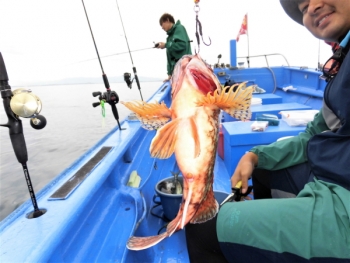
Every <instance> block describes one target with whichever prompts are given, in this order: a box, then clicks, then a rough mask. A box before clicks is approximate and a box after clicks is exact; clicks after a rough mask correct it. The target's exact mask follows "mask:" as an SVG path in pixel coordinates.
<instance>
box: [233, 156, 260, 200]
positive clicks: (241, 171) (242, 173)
mask: <svg viewBox="0 0 350 263" xmlns="http://www.w3.org/2000/svg"><path fill="white" fill-rule="evenodd" d="M257 164H258V156H257V155H256V154H255V153H252V152H248V153H246V154H245V155H243V156H242V158H241V160H240V161H239V162H238V165H237V167H236V169H235V171H234V173H233V175H232V177H231V186H232V187H235V185H237V183H238V182H239V181H242V193H243V194H244V193H246V192H247V190H248V180H249V178H250V177H251V175H252V173H253V170H254V168H255V166H256V165H257Z"/></svg>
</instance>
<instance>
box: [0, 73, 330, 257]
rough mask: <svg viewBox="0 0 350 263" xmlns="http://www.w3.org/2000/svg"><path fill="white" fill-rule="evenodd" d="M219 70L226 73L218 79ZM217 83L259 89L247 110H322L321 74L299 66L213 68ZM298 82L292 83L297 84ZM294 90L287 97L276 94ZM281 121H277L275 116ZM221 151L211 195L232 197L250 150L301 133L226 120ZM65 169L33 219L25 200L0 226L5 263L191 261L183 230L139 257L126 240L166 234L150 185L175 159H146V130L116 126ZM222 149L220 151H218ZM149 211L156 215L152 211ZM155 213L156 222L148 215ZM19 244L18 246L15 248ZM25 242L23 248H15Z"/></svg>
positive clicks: (161, 96)
mask: <svg viewBox="0 0 350 263" xmlns="http://www.w3.org/2000/svg"><path fill="white" fill-rule="evenodd" d="M222 71H224V72H225V74H218V73H220V72H222ZM215 73H216V74H218V76H219V79H220V81H221V83H225V81H226V80H227V78H231V79H234V80H235V81H237V82H238V81H241V82H242V81H249V83H251V84H256V85H258V86H259V87H261V88H263V89H265V90H266V91H267V93H265V94H254V97H260V98H261V99H262V105H253V106H252V112H253V118H252V120H254V119H255V114H256V113H270V114H271V113H272V114H276V115H278V112H279V111H281V110H304V109H320V107H321V104H322V95H323V91H324V87H325V83H324V82H322V80H320V79H319V78H318V77H319V72H316V71H312V70H306V69H300V68H299V69H298V68H286V67H276V68H270V69H267V68H252V69H244V70H230V69H225V70H223V69H216V70H215ZM296 83H298V85H296ZM288 86H293V87H295V88H296V90H293V91H287V92H285V91H284V90H283V89H282V88H283V87H288ZM150 100H151V101H154V100H158V101H165V103H167V104H168V105H169V104H170V87H169V83H164V84H163V85H162V86H161V87H160V88H159V90H158V92H157V93H156V94H155V95H154V96H153V97H152V98H151V99H150ZM278 116H279V117H280V115H278ZM224 121H225V122H224V123H223V125H222V136H220V138H221V139H220V140H221V141H219V152H220V151H221V152H222V153H223V154H222V155H221V156H219V155H217V156H216V164H215V168H214V176H215V177H214V191H223V192H227V193H229V192H230V191H231V183H230V178H231V175H232V173H233V170H234V168H235V166H236V164H237V162H238V160H239V159H240V157H241V156H242V155H243V154H244V153H245V151H247V150H249V149H250V148H252V147H253V146H256V145H260V144H269V143H271V142H274V141H275V140H277V139H278V138H280V137H283V136H288V135H296V134H298V133H299V132H301V131H303V130H304V129H305V127H290V126H288V125H287V124H286V123H284V122H283V121H280V124H279V126H269V127H268V128H267V129H266V131H264V132H254V131H251V128H250V125H251V122H237V121H235V120H234V119H233V118H232V117H230V116H228V115H227V114H226V115H224ZM121 126H122V127H123V128H126V130H123V131H121V130H119V129H118V127H116V128H115V129H113V130H112V131H111V132H110V133H109V134H107V136H105V137H104V138H103V139H102V140H101V141H100V142H98V143H97V144H96V145H95V146H94V147H93V148H91V149H90V150H89V151H87V152H86V154H85V155H83V156H81V158H79V159H78V160H77V161H76V162H75V163H74V164H73V165H72V166H71V167H69V168H68V169H66V170H65V171H64V172H62V173H61V174H60V175H58V176H57V177H56V178H55V179H54V181H52V182H51V183H50V184H49V185H47V186H46V187H45V188H44V189H43V190H41V191H40V192H38V193H37V199H38V205H39V207H40V208H43V209H46V210H47V212H46V213H45V214H44V215H43V216H41V217H39V218H36V219H28V218H27V217H26V215H27V214H28V213H30V212H31V211H32V209H33V208H32V205H31V202H30V200H28V201H27V202H25V203H24V204H22V205H21V206H20V207H19V208H18V209H17V210H16V211H15V212H14V213H12V214H11V215H10V216H8V217H7V218H6V219H5V220H3V221H2V222H1V224H0V233H1V239H0V247H1V250H0V252H1V254H0V257H1V261H3V262H12V261H16V262H128V263H129V262H189V259H188V254H187V248H186V240H185V233H184V231H179V232H177V233H175V234H173V235H172V236H171V237H170V238H167V239H165V240H163V241H162V242H161V243H159V244H157V245H155V246H153V247H150V248H148V249H146V250H142V251H130V250H128V249H127V248H126V242H127V240H128V239H129V237H130V236H131V235H136V236H149V235H157V233H158V231H164V229H163V227H164V225H165V224H166V221H164V220H163V219H162V218H160V217H162V208H161V207H160V206H158V207H154V206H155V203H154V202H153V197H154V195H155V185H156V184H157V182H159V181H160V180H162V179H164V178H167V177H169V176H171V171H178V167H177V164H176V161H175V158H174V156H172V157H171V158H169V159H166V160H159V159H154V158H151V157H150V154H149V146H150V143H151V140H152V139H153V137H154V135H155V131H146V130H144V129H143V128H142V127H141V125H140V123H139V122H138V121H131V120H130V121H129V120H125V121H123V122H122V123H121ZM103 147H110V148H111V149H110V150H109V152H107V153H106V154H105V156H104V157H103V159H102V160H101V161H99V162H98V163H97V164H96V165H95V166H94V167H93V168H92V169H91V171H89V173H88V174H87V176H86V178H85V179H84V181H83V182H82V183H81V184H80V185H78V186H77V187H76V188H75V189H74V190H73V191H72V193H71V194H69V195H68V196H67V197H66V198H63V199H52V198H50V197H51V196H52V194H53V193H55V192H56V191H57V190H58V189H59V188H60V187H61V186H62V184H64V183H65V182H67V181H69V180H70V178H72V176H73V175H74V174H75V173H76V172H77V171H79V169H81V168H82V167H83V166H84V165H85V164H86V163H87V162H89V161H90V160H91V159H92V158H94V156H95V155H96V154H97V153H98V152H99V151H100V149H102V148H103ZM220 147H221V149H220ZM133 171H137V173H138V174H139V175H140V176H141V184H140V186H139V187H137V188H133V187H130V186H128V185H127V183H128V180H129V176H130V174H131V173H132V172H133ZM153 207H154V209H152V208H153ZM151 211H153V214H156V215H158V216H154V215H153V214H152V213H151ZM19 239H20V241H21V242H19ZM18 244H25V245H18Z"/></svg>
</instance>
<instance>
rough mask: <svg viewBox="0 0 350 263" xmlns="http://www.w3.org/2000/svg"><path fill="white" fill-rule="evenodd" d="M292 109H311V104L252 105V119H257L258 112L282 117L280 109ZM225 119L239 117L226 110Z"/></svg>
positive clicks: (229, 119) (232, 119)
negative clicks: (232, 115)
mask: <svg viewBox="0 0 350 263" xmlns="http://www.w3.org/2000/svg"><path fill="white" fill-rule="evenodd" d="M291 110H311V107H310V106H307V105H304V104H300V103H296V102H291V103H276V104H265V105H252V106H251V111H252V118H251V120H255V119H256V114H257V113H266V114H273V115H277V116H279V117H280V115H279V114H278V113H279V112H280V111H291ZM223 119H224V122H232V121H237V119H235V118H233V117H231V116H230V115H229V114H227V113H226V112H224V113H223Z"/></svg>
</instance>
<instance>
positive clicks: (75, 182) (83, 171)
mask: <svg viewBox="0 0 350 263" xmlns="http://www.w3.org/2000/svg"><path fill="white" fill-rule="evenodd" d="M111 149H112V147H102V148H101V149H100V150H99V151H98V153H96V154H95V156H94V157H92V158H91V159H90V160H89V161H88V162H87V163H86V164H84V166H83V167H81V168H80V169H79V170H78V171H77V172H76V173H75V174H74V175H73V176H72V177H71V178H69V179H68V180H67V182H65V183H64V184H63V185H62V186H61V187H60V188H59V189H58V190H57V191H56V192H54V193H53V194H52V195H51V196H50V197H49V200H64V199H67V198H68V196H69V195H70V194H71V193H72V192H73V191H74V190H75V189H76V188H77V187H78V186H79V185H80V184H81V183H82V182H83V181H84V179H85V178H86V177H87V176H88V175H89V174H90V172H91V171H92V169H93V168H94V167H95V166H96V165H97V164H98V163H99V162H100V161H101V160H102V159H103V158H104V157H105V156H106V154H107V153H108V152H109V151H110V150H111Z"/></svg>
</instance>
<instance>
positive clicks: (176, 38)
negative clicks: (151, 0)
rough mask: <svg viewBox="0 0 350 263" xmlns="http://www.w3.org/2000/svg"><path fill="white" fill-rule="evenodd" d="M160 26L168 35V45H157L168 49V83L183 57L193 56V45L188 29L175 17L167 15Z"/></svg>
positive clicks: (160, 22) (163, 16)
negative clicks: (177, 63)
mask: <svg viewBox="0 0 350 263" xmlns="http://www.w3.org/2000/svg"><path fill="white" fill-rule="evenodd" d="M159 24H160V26H161V27H162V29H163V30H164V31H165V32H166V33H167V35H168V37H167V39H166V43H164V42H159V43H158V44H157V45H156V47H157V48H160V49H164V48H166V58H167V73H168V78H167V79H165V80H164V81H168V80H170V78H171V75H172V74H173V70H174V66H175V64H176V62H177V61H178V60H179V59H180V58H181V57H182V56H183V55H192V52H191V45H190V39H189V37H188V35H187V31H186V28H185V27H184V26H183V25H181V22H180V20H177V22H176V23H175V20H174V17H173V16H172V15H170V14H168V13H165V14H163V15H162V16H161V17H160V19H159Z"/></svg>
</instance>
